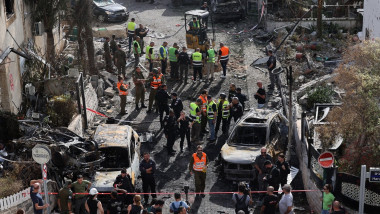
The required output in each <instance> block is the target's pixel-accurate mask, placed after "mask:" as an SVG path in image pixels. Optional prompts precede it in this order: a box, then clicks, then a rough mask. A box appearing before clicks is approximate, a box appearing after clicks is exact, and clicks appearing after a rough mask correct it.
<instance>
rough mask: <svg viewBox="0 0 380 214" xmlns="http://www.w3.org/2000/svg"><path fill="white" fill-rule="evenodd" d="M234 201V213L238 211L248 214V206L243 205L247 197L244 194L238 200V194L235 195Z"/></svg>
mask: <svg viewBox="0 0 380 214" xmlns="http://www.w3.org/2000/svg"><path fill="white" fill-rule="evenodd" d="M235 199H236V204H235V211H236V213H237V212H238V211H239V210H243V211H244V212H245V213H249V212H248V206H247V205H246V204H245V201H246V200H247V195H245V194H244V195H243V197H241V198H240V199H239V197H238V194H235Z"/></svg>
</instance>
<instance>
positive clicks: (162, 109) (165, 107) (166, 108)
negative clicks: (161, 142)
mask: <svg viewBox="0 0 380 214" xmlns="http://www.w3.org/2000/svg"><path fill="white" fill-rule="evenodd" d="M158 110H159V111H160V123H161V125H162V118H163V117H164V112H165V113H166V115H169V105H168V104H160V105H158Z"/></svg>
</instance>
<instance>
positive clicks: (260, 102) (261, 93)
mask: <svg viewBox="0 0 380 214" xmlns="http://www.w3.org/2000/svg"><path fill="white" fill-rule="evenodd" d="M257 86H258V87H259V89H258V90H257V92H256V94H255V99H256V100H257V108H258V109H261V108H264V105H265V98H266V95H265V89H264V88H263V83H262V82H257Z"/></svg>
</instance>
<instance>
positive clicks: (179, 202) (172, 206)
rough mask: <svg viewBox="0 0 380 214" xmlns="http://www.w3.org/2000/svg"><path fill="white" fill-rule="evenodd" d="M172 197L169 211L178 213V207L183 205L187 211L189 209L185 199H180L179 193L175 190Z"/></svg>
mask: <svg viewBox="0 0 380 214" xmlns="http://www.w3.org/2000/svg"><path fill="white" fill-rule="evenodd" d="M174 199H175V201H174V202H172V203H170V206H169V209H170V213H179V208H180V207H184V208H185V209H186V210H187V211H189V210H190V207H189V205H187V203H186V202H185V201H182V200H181V193H179V192H176V193H174Z"/></svg>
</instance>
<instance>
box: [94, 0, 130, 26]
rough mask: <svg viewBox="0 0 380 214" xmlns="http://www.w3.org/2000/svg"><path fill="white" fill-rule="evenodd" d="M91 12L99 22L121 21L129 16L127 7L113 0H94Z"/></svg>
mask: <svg viewBox="0 0 380 214" xmlns="http://www.w3.org/2000/svg"><path fill="white" fill-rule="evenodd" d="M93 13H94V16H95V17H96V18H97V20H98V21H99V22H105V21H108V22H121V21H126V20H128V17H129V12H128V11H127V8H126V7H124V6H122V5H120V4H117V3H115V2H114V1H113V0H94V1H93Z"/></svg>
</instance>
